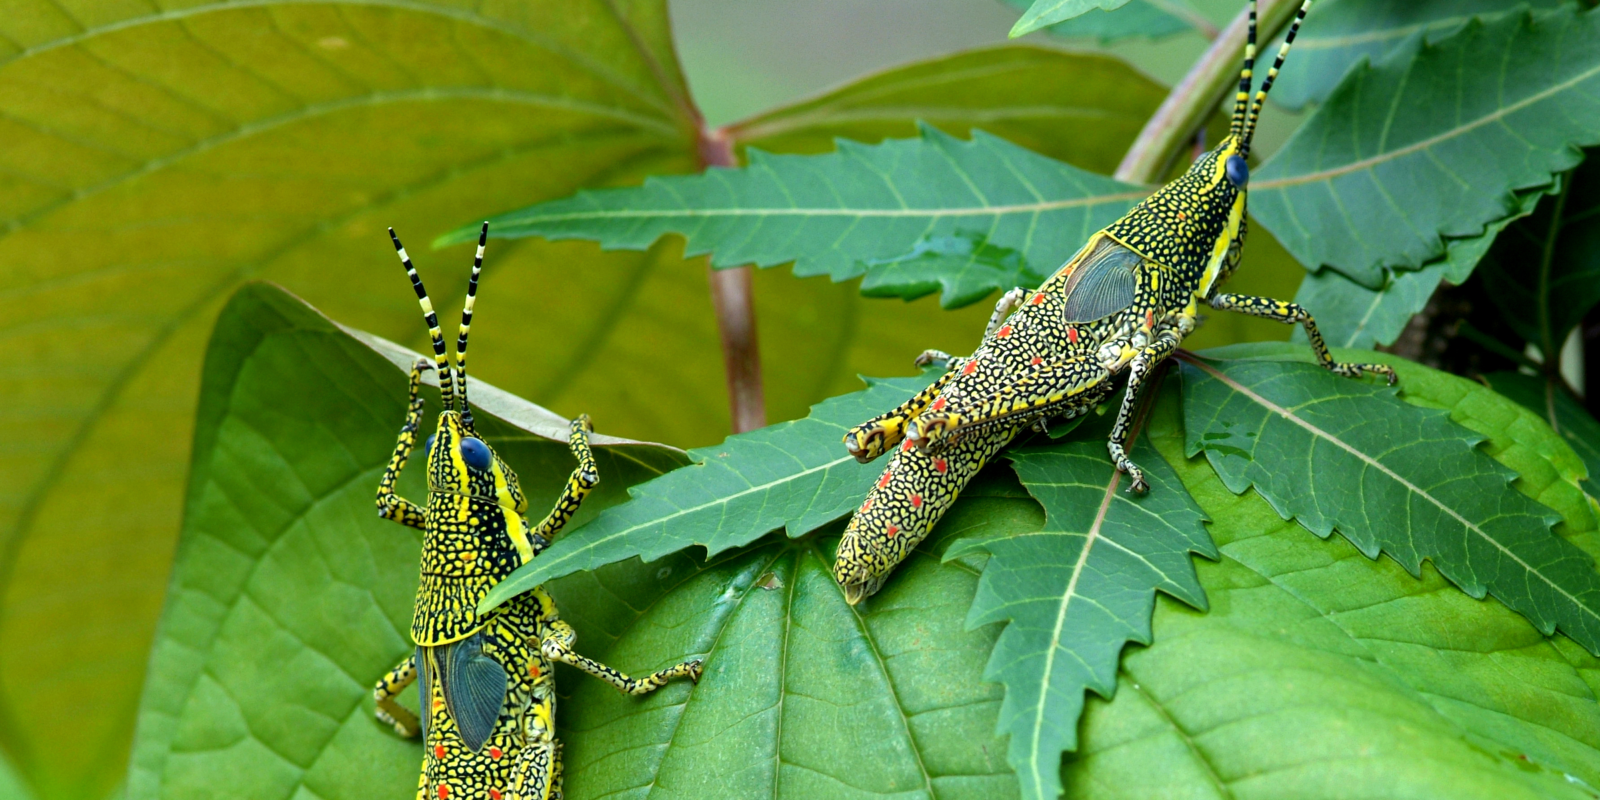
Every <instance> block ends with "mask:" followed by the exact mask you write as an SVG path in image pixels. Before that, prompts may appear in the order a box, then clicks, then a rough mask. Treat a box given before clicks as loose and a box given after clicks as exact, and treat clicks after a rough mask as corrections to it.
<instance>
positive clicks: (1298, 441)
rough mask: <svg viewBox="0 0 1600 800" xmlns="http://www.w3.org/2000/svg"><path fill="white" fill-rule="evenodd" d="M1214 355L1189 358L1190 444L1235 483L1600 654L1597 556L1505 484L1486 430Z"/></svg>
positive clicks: (1279, 368)
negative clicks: (1483, 445)
mask: <svg viewBox="0 0 1600 800" xmlns="http://www.w3.org/2000/svg"><path fill="white" fill-rule="evenodd" d="M1213 352H1214V354H1215V356H1214V357H1215V358H1216V359H1217V360H1199V359H1195V360H1192V361H1188V362H1186V363H1185V364H1184V366H1183V372H1182V374H1183V377H1184V418H1185V422H1184V426H1185V429H1186V431H1187V445H1186V446H1187V448H1188V453H1189V454H1191V455H1192V454H1194V453H1197V452H1200V451H1201V450H1205V452H1206V457H1207V459H1208V460H1209V461H1210V462H1211V464H1212V466H1213V467H1215V468H1216V470H1217V473H1218V474H1219V475H1220V476H1222V479H1223V482H1224V483H1225V484H1227V485H1228V487H1229V488H1230V489H1232V490H1233V491H1235V492H1242V491H1244V490H1245V489H1246V488H1249V487H1252V486H1254V487H1255V488H1256V490H1257V491H1259V492H1260V493H1261V494H1262V496H1263V497H1265V498H1266V499H1267V500H1268V502H1270V503H1272V505H1273V507H1274V508H1275V509H1277V511H1278V512H1279V514H1281V515H1282V516H1283V517H1285V518H1290V517H1292V518H1294V519H1297V520H1298V521H1299V522H1300V523H1301V524H1302V525H1304V526H1305V527H1306V528H1308V529H1310V530H1311V531H1312V532H1313V533H1315V534H1317V535H1318V536H1322V537H1326V536H1328V535H1329V534H1330V533H1332V531H1333V530H1334V529H1338V530H1339V532H1340V533H1341V534H1342V535H1343V536H1345V538H1347V539H1349V540H1350V541H1351V542H1352V543H1353V544H1355V545H1356V547H1357V548H1358V549H1360V550H1361V551H1362V552H1363V553H1364V554H1366V555H1367V556H1368V557H1369V558H1376V557H1377V555H1378V553H1379V552H1380V551H1381V552H1383V553H1386V554H1388V555H1390V556H1391V557H1393V558H1394V559H1395V560H1396V561H1398V562H1399V563H1400V564H1401V565H1402V566H1404V567H1405V568H1406V569H1407V571H1409V572H1411V573H1412V574H1418V572H1419V570H1420V569H1421V564H1422V561H1423V560H1424V559H1427V560H1429V561H1431V562H1432V563H1434V564H1435V566H1436V567H1437V568H1438V569H1439V571H1440V572H1441V573H1443V574H1444V576H1445V577H1447V578H1449V579H1450V580H1451V581H1452V582H1454V583H1455V584H1456V585H1458V586H1460V587H1461V588H1462V590H1463V591H1465V592H1466V593H1467V594H1469V595H1471V596H1472V597H1475V598H1481V597H1482V596H1483V595H1484V594H1485V593H1490V594H1493V595H1494V596H1495V597H1496V598H1497V599H1499V600H1500V601H1501V602H1503V603H1505V604H1506V605H1508V606H1510V607H1511V608H1513V609H1515V610H1517V611H1519V612H1521V613H1523V614H1524V615H1526V616H1527V617H1528V618H1529V619H1530V620H1531V621H1532V622H1533V624H1534V626H1535V627H1536V628H1538V629H1539V630H1540V631H1541V632H1544V633H1546V634H1548V633H1551V632H1553V631H1555V630H1556V629H1558V628H1559V629H1560V630H1561V631H1563V632H1565V633H1566V634H1567V635H1569V636H1571V637H1573V638H1574V639H1575V640H1577V641H1578V642H1579V643H1580V644H1582V645H1584V646H1585V647H1587V648H1588V649H1589V650H1590V651H1591V652H1597V651H1600V574H1596V572H1595V568H1594V562H1593V560H1592V559H1591V558H1590V557H1589V556H1588V555H1587V554H1585V553H1584V552H1583V551H1582V550H1580V549H1578V548H1577V547H1574V546H1573V545H1572V544H1570V543H1568V542H1566V541H1564V540H1562V539H1560V538H1559V537H1557V536H1555V535H1553V534H1552V533H1551V530H1550V524H1551V521H1552V520H1553V519H1554V514H1553V513H1552V512H1551V511H1550V509H1548V508H1546V507H1544V506H1541V505H1539V504H1538V503H1535V502H1533V501H1531V500H1528V499H1526V498H1524V497H1522V496H1521V495H1519V494H1516V493H1514V492H1512V491H1509V490H1508V489H1507V486H1506V485H1507V483H1509V482H1510V481H1511V480H1512V479H1513V478H1514V477H1515V473H1513V472H1511V471H1510V470H1508V469H1506V468H1505V467H1503V466H1501V465H1499V464H1497V463H1496V462H1495V461H1493V460H1492V459H1490V458H1489V457H1488V456H1486V455H1484V454H1483V453H1481V452H1478V451H1477V449H1476V448H1475V446H1474V445H1475V444H1476V443H1477V442H1478V441H1479V439H1478V438H1476V437H1474V436H1472V435H1471V434H1470V433H1468V432H1466V431H1463V430H1462V429H1461V428H1459V427H1457V426H1456V425H1454V424H1452V423H1451V422H1450V420H1449V419H1448V415H1446V414H1444V413H1442V412H1437V411H1429V410H1425V409H1418V408H1415V407H1413V406H1410V405H1408V404H1406V403H1404V402H1402V401H1401V400H1399V399H1398V398H1397V397H1395V390H1393V389H1390V388H1387V387H1382V386H1378V385H1373V384H1371V383H1370V382H1364V381H1357V380H1349V379H1345V378H1340V377H1337V376H1334V375H1332V374H1331V373H1328V372H1327V371H1326V370H1323V369H1321V368H1320V367H1318V366H1315V365H1311V364H1305V363H1297V362H1284V361H1268V360H1243V359H1241V360H1233V359H1229V358H1228V357H1227V356H1228V354H1227V352H1226V349H1224V350H1223V351H1213Z"/></svg>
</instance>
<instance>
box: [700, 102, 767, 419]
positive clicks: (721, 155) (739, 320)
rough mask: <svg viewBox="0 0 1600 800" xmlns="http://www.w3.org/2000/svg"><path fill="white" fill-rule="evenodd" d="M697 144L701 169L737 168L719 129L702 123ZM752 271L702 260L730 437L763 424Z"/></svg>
mask: <svg viewBox="0 0 1600 800" xmlns="http://www.w3.org/2000/svg"><path fill="white" fill-rule="evenodd" d="M696 145H697V146H698V148H699V155H700V163H701V165H702V166H705V167H736V166H738V165H739V160H738V158H737V157H735V156H734V153H733V140H732V138H730V137H729V136H728V135H727V134H726V132H724V131H723V130H721V129H720V128H719V129H717V130H707V129H706V127H705V125H704V124H703V123H702V124H701V125H700V129H699V136H698V141H697V142H696ZM752 277H753V276H752V274H751V268H750V267H749V266H748V265H746V266H743V267H734V268H733V269H716V268H714V267H712V266H711V262H710V260H709V259H708V260H707V261H706V278H707V280H708V281H709V282H710V284H711V304H712V305H713V306H714V307H715V308H716V312H717V329H718V331H720V332H721V334H722V363H723V366H724V368H725V369H726V371H727V375H728V409H729V411H730V414H731V416H732V419H733V432H734V433H743V432H745V431H750V430H755V429H756V428H760V427H764V426H765V425H766V424H767V403H766V393H765V392H764V391H763V389H762V386H761V351H760V348H759V347H758V346H757V343H756V306H755V298H754V293H753V291H752V288H751V281H752Z"/></svg>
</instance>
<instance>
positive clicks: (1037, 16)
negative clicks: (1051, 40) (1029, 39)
mask: <svg viewBox="0 0 1600 800" xmlns="http://www.w3.org/2000/svg"><path fill="white" fill-rule="evenodd" d="M1128 3H1129V0H1033V3H1032V4H1031V5H1029V6H1028V10H1027V11H1025V12H1023V14H1022V19H1019V20H1017V24H1015V25H1013V26H1011V36H1012V37H1013V38H1014V37H1017V36H1021V35H1023V34H1025V33H1032V32H1034V31H1036V30H1039V29H1040V28H1047V27H1049V26H1051V25H1054V24H1056V23H1058V22H1063V21H1065V20H1069V19H1072V18H1074V17H1077V16H1079V15H1081V14H1086V13H1088V12H1090V11H1095V10H1099V11H1115V10H1117V9H1119V8H1122V7H1123V6H1125V5H1127V4H1128Z"/></svg>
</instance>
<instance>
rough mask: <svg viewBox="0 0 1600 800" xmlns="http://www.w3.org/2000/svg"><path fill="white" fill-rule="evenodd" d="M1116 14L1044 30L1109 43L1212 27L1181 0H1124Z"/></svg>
mask: <svg viewBox="0 0 1600 800" xmlns="http://www.w3.org/2000/svg"><path fill="white" fill-rule="evenodd" d="M1033 4H1034V0H1006V5H1008V6H1014V7H1016V8H1020V9H1026V8H1028V7H1029V6H1030V5H1033ZM1115 11H1116V13H1111V12H1110V11H1102V12H1100V13H1084V14H1080V15H1079V16H1076V17H1073V18H1071V19H1065V20H1062V21H1061V22H1057V23H1056V24H1054V25H1051V26H1049V27H1047V28H1045V31H1047V32H1049V33H1050V34H1052V35H1054V36H1063V37H1079V36H1091V37H1094V38H1095V39H1097V40H1099V41H1100V42H1102V43H1104V42H1111V41H1116V40H1118V39H1127V38H1130V37H1134V36H1145V37H1149V38H1151V39H1159V38H1162V37H1164V36H1171V35H1172V34H1175V33H1183V32H1184V31H1192V30H1196V29H1202V30H1204V29H1208V28H1209V29H1212V30H1213V31H1214V30H1215V26H1213V25H1212V24H1211V21H1210V20H1208V19H1206V18H1205V17H1204V16H1202V15H1201V14H1200V12H1198V11H1196V10H1195V9H1194V7H1193V6H1191V5H1190V4H1189V3H1188V2H1186V1H1185V0H1127V3H1126V5H1123V6H1122V7H1121V8H1118V9H1115Z"/></svg>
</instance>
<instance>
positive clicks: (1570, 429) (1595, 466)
mask: <svg viewBox="0 0 1600 800" xmlns="http://www.w3.org/2000/svg"><path fill="white" fill-rule="evenodd" d="M1483 379H1484V380H1485V381H1488V382H1489V385H1490V386H1491V387H1493V388H1494V390H1495V391H1497V392H1499V393H1500V394H1503V395H1505V396H1506V397H1509V398H1511V399H1512V400H1515V401H1517V402H1518V403H1521V404H1522V405H1523V406H1525V407H1526V408H1528V409H1529V410H1530V411H1532V412H1533V413H1534V414H1535V415H1537V416H1538V418H1539V419H1541V420H1543V421H1544V422H1545V424H1547V425H1549V426H1550V429H1551V431H1552V432H1553V433H1554V434H1555V435H1557V436H1559V437H1561V439H1562V441H1565V442H1566V443H1567V446H1568V447H1571V448H1572V452H1573V453H1575V454H1577V456H1578V457H1579V458H1580V459H1582V460H1583V467H1584V468H1583V470H1582V471H1581V472H1580V473H1579V474H1578V476H1576V477H1577V478H1582V479H1584V480H1586V481H1587V483H1586V485H1584V491H1585V492H1587V493H1588V495H1589V496H1590V497H1600V490H1597V489H1596V486H1595V484H1594V481H1595V480H1597V479H1600V422H1596V421H1595V418H1594V417H1592V416H1590V415H1589V412H1588V411H1586V410H1585V409H1584V407H1583V406H1582V405H1579V404H1578V401H1577V400H1574V399H1572V395H1570V394H1568V393H1567V392H1566V390H1565V389H1563V388H1562V387H1560V386H1557V385H1556V384H1555V383H1554V382H1553V381H1548V380H1545V379H1543V378H1539V377H1537V376H1534V375H1522V374H1520V373H1516V372H1494V373H1490V374H1488V375H1485V376H1483ZM1575 479H1576V478H1575Z"/></svg>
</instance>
